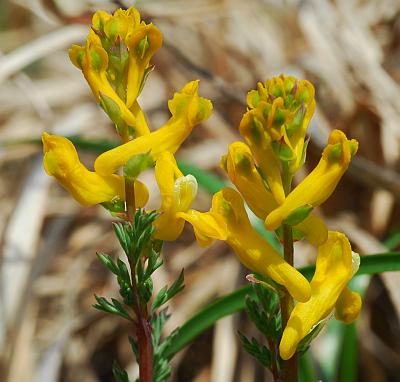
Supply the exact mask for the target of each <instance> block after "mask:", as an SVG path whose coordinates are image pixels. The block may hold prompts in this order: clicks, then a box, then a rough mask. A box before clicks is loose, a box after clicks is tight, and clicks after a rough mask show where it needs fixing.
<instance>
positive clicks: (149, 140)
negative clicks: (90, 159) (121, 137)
mask: <svg viewBox="0 0 400 382" xmlns="http://www.w3.org/2000/svg"><path fill="white" fill-rule="evenodd" d="M169 109H170V111H171V113H172V117H171V118H170V120H169V121H168V122H167V124H166V125H165V126H163V127H162V128H161V129H159V130H157V131H155V132H152V133H150V134H147V135H145V136H141V137H138V138H136V139H134V140H132V141H130V142H128V143H125V144H123V145H121V146H118V147H116V148H115V149H112V150H109V151H107V152H105V153H104V154H101V155H100V156H99V157H98V158H97V160H96V162H95V164H94V167H95V169H96V171H97V172H98V173H99V174H103V175H109V174H112V173H114V172H115V171H116V170H117V169H118V167H120V166H122V165H124V164H125V163H126V162H127V161H128V160H129V158H131V157H132V156H133V155H136V154H140V153H143V152H147V151H149V150H151V154H152V155H153V157H154V158H155V159H157V157H158V156H159V155H160V154H161V153H162V152H165V151H169V152H171V153H172V154H174V153H175V152H176V151H177V150H178V148H179V147H180V145H181V144H182V143H183V141H184V140H185V139H186V138H187V137H188V135H189V134H190V132H191V131H192V129H193V127H194V126H195V125H196V124H199V123H200V122H202V121H204V120H206V119H207V118H208V117H209V116H210V114H211V110H212V104H211V102H210V101H209V100H207V99H205V98H201V97H199V96H198V81H192V82H189V83H188V84H186V85H185V86H184V88H183V89H182V91H181V92H180V93H177V94H175V96H174V98H173V100H171V101H169Z"/></svg>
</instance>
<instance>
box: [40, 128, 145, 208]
mask: <svg viewBox="0 0 400 382" xmlns="http://www.w3.org/2000/svg"><path fill="white" fill-rule="evenodd" d="M42 140H43V150H44V159H43V165H44V168H45V170H46V172H47V174H48V175H51V176H54V177H55V178H56V179H57V180H58V181H59V182H60V184H61V185H62V186H63V187H64V188H65V189H66V190H67V191H68V192H69V193H71V195H72V196H73V197H74V198H75V199H76V200H77V201H78V202H79V203H81V204H83V205H85V206H90V205H93V204H99V203H103V202H111V201H115V200H121V201H124V200H125V184H124V179H123V177H121V176H118V175H107V176H101V175H99V174H97V173H95V172H92V171H89V170H88V169H87V168H86V167H85V166H84V165H83V164H82V163H81V162H80V161H79V157H78V153H77V152H76V149H75V147H74V145H73V144H72V142H71V141H70V140H68V139H67V138H64V137H58V136H55V135H50V134H47V133H43V136H42ZM148 197H149V195H148V191H147V188H146V186H145V185H144V184H143V183H141V182H139V181H136V182H135V198H136V205H137V206H138V207H143V206H144V205H145V204H146V203H147V200H148Z"/></svg>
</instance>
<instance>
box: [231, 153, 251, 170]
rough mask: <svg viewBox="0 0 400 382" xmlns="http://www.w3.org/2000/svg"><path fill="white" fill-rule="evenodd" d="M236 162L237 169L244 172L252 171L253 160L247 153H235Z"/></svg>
mask: <svg viewBox="0 0 400 382" xmlns="http://www.w3.org/2000/svg"><path fill="white" fill-rule="evenodd" d="M235 163H236V166H237V169H238V170H239V171H240V172H241V173H242V174H249V173H250V171H251V162H250V159H249V158H248V157H247V156H246V155H243V154H242V153H239V154H236V155H235Z"/></svg>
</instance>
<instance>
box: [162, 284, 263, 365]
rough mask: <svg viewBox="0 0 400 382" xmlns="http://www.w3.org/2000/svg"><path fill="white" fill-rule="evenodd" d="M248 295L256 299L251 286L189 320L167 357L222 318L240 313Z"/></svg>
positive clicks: (168, 351)
mask: <svg viewBox="0 0 400 382" xmlns="http://www.w3.org/2000/svg"><path fill="white" fill-rule="evenodd" d="M246 295H251V296H253V297H255V293H254V291H253V289H252V288H249V286H245V287H242V288H240V289H238V290H236V291H234V292H232V293H230V294H227V295H226V296H223V297H221V298H219V299H217V300H215V301H213V302H212V303H210V304H209V305H207V306H206V307H205V308H203V309H202V310H201V311H199V312H198V313H197V314H196V315H195V316H194V317H192V318H191V319H190V320H188V321H187V322H186V323H185V324H184V325H183V326H182V327H181V328H180V330H179V332H178V334H177V336H176V337H175V338H174V339H173V341H172V342H171V345H170V346H169V347H168V349H167V350H166V353H165V355H166V357H168V358H172V357H173V355H174V354H176V353H177V352H178V351H179V350H181V349H183V348H184V347H185V346H186V345H187V344H188V343H189V342H190V341H192V340H193V339H194V338H195V337H197V336H198V335H199V334H201V333H202V332H204V331H205V330H207V329H208V328H210V327H211V326H213V324H214V323H215V322H216V321H218V320H219V319H220V318H222V317H225V316H229V315H231V314H233V313H236V312H239V311H240V310H242V309H243V308H244V302H245V297H246Z"/></svg>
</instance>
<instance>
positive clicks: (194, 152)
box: [0, 0, 400, 382]
mask: <svg viewBox="0 0 400 382" xmlns="http://www.w3.org/2000/svg"><path fill="white" fill-rule="evenodd" d="M127 3H128V2H127ZM136 4H137V7H138V8H139V9H140V10H141V12H142V14H143V15H144V17H145V18H147V19H149V20H150V19H151V20H153V21H154V22H155V23H156V24H157V26H158V27H159V28H160V29H161V30H162V32H163V34H164V40H165V44H164V48H163V49H161V50H160V52H159V53H157V55H156V56H155V59H154V63H155V65H156V69H155V71H154V72H153V74H152V75H151V78H150V80H149V83H148V86H147V87H146V88H145V91H144V93H143V94H142V96H141V103H142V105H143V107H144V109H145V110H146V111H147V112H148V116H149V119H150V121H151V123H152V126H153V127H154V128H157V127H159V126H160V125H161V124H162V122H163V121H165V120H166V118H167V117H168V114H167V108H166V101H167V99H168V98H170V97H171V95H172V93H173V91H174V90H176V89H179V88H180V87H181V86H182V85H183V84H184V83H185V82H186V81H188V80H190V79H194V78H199V79H200V80H201V93H202V94H203V95H205V96H207V97H208V98H210V99H212V100H213V102H214V106H215V111H214V114H213V116H212V118H210V120H209V121H207V123H205V124H204V125H203V126H201V127H199V128H197V129H196V130H195V131H194V133H193V135H192V136H191V137H190V139H189V140H188V141H187V142H186V143H185V145H184V147H183V148H182V151H181V154H180V157H181V158H183V159H185V160H186V161H188V162H192V163H196V164H197V165H198V166H200V167H202V168H205V169H208V170H212V171H217V172H218V171H219V170H218V165H217V164H218V162H219V158H220V156H221V155H222V154H224V153H225V151H226V149H227V146H228V144H229V143H230V142H232V141H233V140H235V139H237V138H238V133H237V126H238V122H239V120H240V117H241V115H242V113H243V111H244V110H245V106H244V101H245V95H246V92H247V90H249V89H251V88H254V86H255V84H256V83H257V81H260V80H264V79H266V78H269V77H271V76H272V75H276V74H279V73H286V74H295V75H297V76H299V77H302V78H307V79H309V80H311V81H312V82H313V83H314V84H315V87H316V90H317V104H318V108H317V111H316V115H315V117H314V118H313V121H312V124H311V128H310V135H311V144H310V146H311V148H310V155H309V157H310V161H311V163H313V164H314V163H315V162H316V161H317V159H318V157H319V155H320V151H321V147H322V146H323V145H324V143H325V141H326V138H327V135H328V133H329V131H330V130H331V129H332V128H340V129H343V130H345V131H346V133H347V134H348V135H350V136H351V137H354V138H357V139H358V140H359V141H360V155H359V156H358V157H357V158H356V159H355V160H354V163H353V164H352V166H351V169H350V171H349V173H348V175H347V176H346V177H345V179H344V180H343V181H342V183H341V185H340V186H339V188H338V190H337V191H336V193H335V195H334V197H333V198H332V199H331V200H330V201H329V202H328V203H326V205H325V206H324V208H323V210H322V213H323V214H325V215H326V216H327V217H329V219H330V221H331V226H332V227H335V226H336V227H340V229H341V230H343V231H344V232H345V233H346V234H347V235H348V236H349V237H350V239H351V240H352V244H353V245H354V247H355V248H356V249H357V250H359V251H360V252H361V253H362V254H368V253H371V252H383V251H385V250H386V247H385V246H384V244H382V243H383V241H384V239H386V238H387V237H389V235H390V234H391V233H392V232H393V231H396V232H399V229H400V227H399V224H398V218H399V204H398V203H399V200H400V197H399V195H400V174H399V172H398V168H399V159H400V158H399V155H400V150H399V144H400V87H399V81H400V70H399V68H400V17H399V16H400V3H399V1H398V0H393V1H391V0H382V1H372V0H370V1H366V0H365V1H361V0H359V1H356V0H337V1H328V0H304V1H295V0H287V1H282V2H281V1H277V0H275V1H274V0H248V1H246V2H242V1H238V0H225V1H224V0H214V1H211V0H192V1H184V0H157V1H156V0H153V1H141V2H137V3H136ZM100 7H102V8H107V9H114V8H115V4H112V3H107V2H105V1H101V2H100V1H87V2H85V1H82V0H80V1H78V0H73V1H68V2H62V1H56V0H42V1H33V0H14V1H11V2H7V1H2V2H1V3H0V27H1V31H0V49H1V51H2V56H1V57H0V140H1V141H3V142H4V141H8V140H14V139H20V138H23V139H26V138H34V137H39V136H40V134H41V132H42V131H44V130H46V131H51V132H53V133H57V134H61V135H62V134H64V135H71V134H82V135H84V136H87V137H101V138H104V137H109V138H114V132H113V128H112V126H111V125H110V124H109V122H108V121H107V119H106V118H105V116H104V114H103V112H102V111H101V110H100V109H99V107H98V106H97V105H96V104H95V102H94V100H93V98H92V96H91V94H90V92H89V89H88V86H87V85H86V83H85V82H84V79H83V77H82V76H81V73H80V72H79V71H78V70H76V69H75V68H74V67H73V66H72V65H71V64H70V63H69V61H68V57H67V54H66V48H67V47H68V46H69V45H70V44H71V43H78V42H80V41H82V40H83V39H84V37H85V35H86V31H87V24H88V23H89V21H90V14H91V11H92V10H95V9H98V8H100ZM82 157H83V159H84V160H85V162H86V163H87V164H88V165H90V164H91V163H92V162H93V159H94V157H93V156H92V155H91V154H90V153H82ZM305 171H306V170H304V173H303V175H304V174H305ZM0 175H1V178H0V208H1V216H2V217H1V219H0V238H1V248H2V255H1V264H0V265H1V268H0V276H1V277H0V279H1V288H0V291H1V305H0V308H1V312H0V313H1V315H0V354H1V363H0V365H1V374H0V380H2V381H7V382H19V381H26V382H28V381H34V382H39V381H40V382H52V381H63V382H64V381H65V382H76V381H83V382H92V381H93V382H95V381H111V380H112V378H111V375H110V361H111V360H112V359H113V358H117V359H118V360H119V361H120V363H121V364H123V365H127V367H128V369H129V370H130V372H131V374H132V375H134V374H135V373H136V372H137V370H136V366H135V364H134V363H133V360H132V358H131V356H130V353H129V349H128V344H127V341H126V333H127V331H129V328H128V327H127V326H126V325H125V324H124V323H123V322H122V321H121V320H119V319H118V318H112V317H111V318H110V317H106V316H105V315H103V314H101V313H99V312H96V311H94V309H92V308H91V304H92V303H93V292H99V293H100V292H101V293H103V294H104V295H107V296H111V295H113V294H115V292H116V288H117V287H116V285H115V284H114V282H113V280H112V279H111V278H110V277H109V275H108V274H107V272H105V271H104V270H103V269H102V268H101V266H100V265H99V263H98V262H97V260H96V258H95V256H94V254H95V252H96V251H98V250H102V251H108V252H109V253H111V254H115V253H116V252H117V251H118V250H117V248H118V247H117V245H116V242H115V239H114V238H113V236H112V234H111V232H110V218H109V217H108V216H107V215H106V213H105V212H104V211H102V210H101V209H100V208H90V209H84V208H82V207H80V206H79V205H78V204H77V203H75V202H74V201H73V200H72V199H71V198H70V197H69V196H68V195H67V194H66V193H65V192H64V191H63V190H62V189H60V187H59V186H58V185H56V184H55V182H54V181H53V180H52V179H51V178H49V177H47V176H46V175H45V174H44V171H43V169H42V165H41V150H40V148H39V147H37V146H35V145H33V146H28V145H23V146H21V145H18V146H9V147H2V148H0ZM148 179H149V182H150V183H151V182H152V179H151V175H150V174H149V175H148ZM151 184H152V185H151V187H150V190H151V192H153V194H155V193H156V188H155V185H154V182H153V183H151ZM209 200H210V198H209V197H208V196H207V195H206V194H205V193H204V194H202V195H200V198H199V201H198V205H197V207H198V208H200V209H203V210H205V209H207V208H208V207H209ZM152 203H153V205H157V197H154V198H153V200H152ZM298 249H299V253H300V254H299V256H298V257H299V258H300V259H299V263H300V262H301V263H304V262H312V261H313V255H314V253H313V251H312V250H311V249H310V248H309V247H307V246H304V245H301V246H299V248H298ZM165 262H166V267H164V268H163V271H161V272H159V273H158V275H157V280H156V287H161V286H163V285H164V284H165V283H166V282H167V281H170V280H172V279H173V277H175V276H176V275H177V274H178V273H179V271H180V268H181V267H183V266H184V267H185V269H186V279H187V283H186V284H187V287H186V289H185V292H184V293H183V294H182V295H181V296H180V297H179V298H177V299H176V300H175V302H174V303H173V306H172V307H171V311H172V313H173V316H172V319H171V322H170V327H173V326H176V325H179V324H180V323H182V322H183V321H184V320H185V319H186V318H188V317H189V316H190V315H192V314H193V313H194V312H195V311H196V310H197V309H198V308H199V307H201V306H202V305H204V304H205V303H207V302H208V301H209V300H210V299H212V298H214V297H216V296H218V295H220V294H224V293H227V292H229V291H231V290H233V289H234V288H236V287H237V286H238V285H239V284H243V283H244V274H245V270H243V269H242V268H240V267H239V265H238V263H237V262H236V260H235V258H234V257H233V256H232V255H231V254H230V253H229V250H228V249H227V248H226V247H225V246H224V245H223V244H222V243H217V244H216V245H214V246H213V247H212V248H211V249H209V250H207V251H206V252H205V253H204V251H202V250H200V249H199V248H198V247H197V245H196V244H194V242H193V235H192V234H191V233H190V230H187V231H185V232H184V235H183V236H182V238H181V239H180V240H179V242H176V243H174V244H171V245H167V246H166V251H165ZM399 291H400V278H399V276H398V274H385V275H384V276H381V277H374V278H372V279H371V282H370V285H369V288H368V290H367V293H366V298H365V305H364V309H363V312H362V316H361V319H360V320H359V371H360V380H362V381H374V382H376V381H395V380H398V379H396V376H397V378H398V377H399V375H400V366H399V365H400V345H399V344H400V327H399V318H400V292H399ZM237 327H240V328H242V329H244V330H245V331H247V332H251V330H252V328H251V326H250V325H249V323H248V322H247V320H246V319H245V317H244V316H243V315H238V316H235V317H230V318H226V319H225V320H223V321H221V322H219V323H218V324H217V325H216V326H215V328H214V329H213V330H210V331H208V332H207V333H205V334H204V335H202V336H201V337H200V338H199V339H198V340H197V341H196V342H195V343H194V344H193V345H192V346H190V347H189V348H188V349H187V350H186V351H185V352H183V353H182V354H180V355H179V356H178V357H177V358H176V360H175V365H174V370H175V372H174V376H173V380H176V381H185V382H186V381H197V382H200V381H201V382H202V381H209V380H211V381H218V382H220V381H224V382H230V381H243V382H247V381H252V380H256V381H261V380H265V381H269V380H271V379H270V377H269V375H268V373H266V374H265V375H264V373H263V372H262V370H260V369H259V367H258V366H256V365H255V364H254V363H253V362H252V360H251V359H250V358H249V357H248V356H247V355H246V354H244V353H243V352H242V351H241V350H240V348H239V346H238V342H237V336H236V333H235V330H236V329H235V328H237ZM326 346H327V344H326V343H324V342H323V341H319V342H318V343H317V344H316V345H315V347H314V348H313V349H312V350H313V351H314V355H315V356H316V357H317V358H321V354H322V355H324V354H328V352H329V348H328V347H326ZM325 358H326V356H325Z"/></svg>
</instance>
